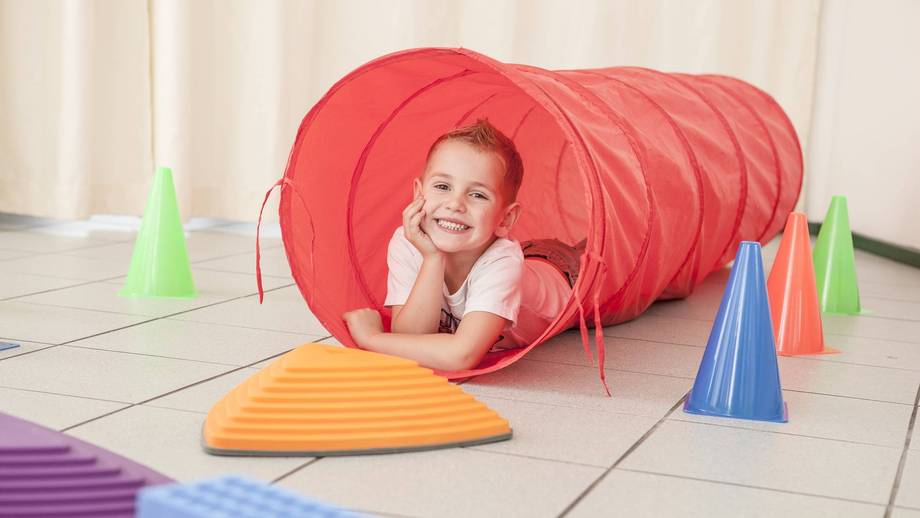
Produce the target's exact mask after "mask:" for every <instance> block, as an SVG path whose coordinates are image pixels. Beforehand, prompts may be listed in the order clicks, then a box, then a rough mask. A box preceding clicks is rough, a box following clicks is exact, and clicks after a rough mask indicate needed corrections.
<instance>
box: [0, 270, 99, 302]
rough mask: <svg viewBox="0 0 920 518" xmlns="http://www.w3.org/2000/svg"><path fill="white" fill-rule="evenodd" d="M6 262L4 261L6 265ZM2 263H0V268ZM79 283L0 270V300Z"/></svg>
mask: <svg viewBox="0 0 920 518" xmlns="http://www.w3.org/2000/svg"><path fill="white" fill-rule="evenodd" d="M6 262H8V261H4V263H6ZM4 263H0V267H2V265H3V264H4ZM81 282H85V281H79V280H74V279H61V278H58V277H49V276H47V275H32V274H28V273H20V272H8V271H6V270H3V269H2V268H0V299H11V298H13V297H21V296H23V295H29V294H30V293H39V292H43V291H48V290H55V289H58V288H64V287H66V286H73V285H75V284H80V283H81Z"/></svg>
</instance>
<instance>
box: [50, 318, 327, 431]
mask: <svg viewBox="0 0 920 518" xmlns="http://www.w3.org/2000/svg"><path fill="white" fill-rule="evenodd" d="M329 336H332V335H329ZM326 338H328V337H325V338H321V339H320V340H325V339H326ZM310 343H316V342H310ZM288 352H290V351H285V352H283V353H278V354H276V355H274V356H269V357H268V358H264V359H262V360H259V361H256V362H252V363H250V364H248V365H243V366H241V367H237V368H235V369H230V370H228V371H225V372H222V373H220V374H217V375H215V376H211V377H209V378H205V379H203V380H199V381H196V382H194V383H190V384H188V385H185V386H182V387H179V388H177V389H174V390H170V391H169V392H165V393H163V394H160V395H158V396H155V397H152V398H149V399H145V400H144V401H139V402H137V403H130V404H129V405H128V406H126V407H124V408H119V409H117V410H114V411H112V412H108V413H106V414H103V415H99V416H96V417H93V418H92V419H87V420H86V421H82V422H80V423H77V424H74V425H71V426H68V427H67V428H64V429H62V430H61V431H62V432H66V431H68V430H72V429H73V428H76V427H78V426H83V425H85V424H88V423H91V422H93V421H96V420H99V419H102V418H103V417H108V416H110V415H112V414H116V413H118V412H123V411H125V410H127V409H129V408H134V407H136V406H143V405H145V404H147V403H150V402H151V401H156V400H157V399H161V398H164V397H166V396H169V395H171V394H175V393H176V392H181V391H183V390H186V389H190V388H192V387H194V386H197V385H201V384H202V383H207V382H209V381H213V380H215V379H217V378H220V377H223V376H226V375H228V374H233V373H234V372H239V371H241V370H243V369H247V368H250V367H252V366H253V365H255V364H257V363H262V362H264V361H268V360H271V359H273V358H277V357H279V356H283V355H285V354H287V353H288ZM75 397H80V396H75ZM156 408H161V407H156ZM172 410H180V409H172ZM188 411H189V410H186V412H188ZM206 414H207V413H206V412H205V415H206Z"/></svg>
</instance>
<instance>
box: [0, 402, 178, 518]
mask: <svg viewBox="0 0 920 518" xmlns="http://www.w3.org/2000/svg"><path fill="white" fill-rule="evenodd" d="M169 482H172V480H171V479H169V478H167V477H165V476H163V475H161V474H159V473H157V472H155V471H153V470H151V469H149V468H146V467H144V466H142V465H140V464H137V463H136V462H133V461H131V460H128V459H126V458H124V457H121V456H119V455H116V454H114V453H112V452H109V451H106V450H104V449H102V448H100V447H98V446H94V445H92V444H89V443H86V442H83V441H81V440H79V439H77V438H74V437H71V436H69V435H65V434H63V433H60V432H58V431H55V430H51V429H49V428H45V427H43V426H39V425H37V424H35V423H31V422H29V421H24V420H22V419H19V418H16V417H13V416H11V415H7V414H3V413H0V517H3V518H12V517H16V518H27V517H38V516H56V517H67V516H83V517H86V516H105V517H133V516H134V512H135V508H134V505H135V500H136V497H137V492H138V491H139V490H140V489H141V488H143V487H145V486H151V485H156V484H165V483H169Z"/></svg>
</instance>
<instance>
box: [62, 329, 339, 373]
mask: <svg viewBox="0 0 920 518" xmlns="http://www.w3.org/2000/svg"><path fill="white" fill-rule="evenodd" d="M319 338H321V337H320V336H319V335H304V334H292V333H281V332H277V331H265V330H262V329H249V328H240V327H232V326H222V325H218V324H205V323H201V322H191V321H185V320H175V319H162V320H155V321H153V322H148V323H145V324H142V325H139V326H133V327H129V328H127V329H122V330H120V331H114V332H111V333H106V334H103V335H99V336H94V337H92V338H87V339H85V340H79V341H76V342H72V343H70V344H68V345H72V346H74V347H86V348H90V349H105V350H108V351H122V352H129V353H137V354H149V355H151V356H162V357H166V358H179V359H184V360H194V361H201V362H212V363H223V364H227V365H249V364H252V363H255V362H258V361H261V360H264V359H266V358H269V357H273V356H277V355H279V354H282V353H284V352H286V351H289V350H291V349H293V348H295V347H297V346H299V345H302V344H304V343H308V342H313V341H316V340H317V339H319Z"/></svg>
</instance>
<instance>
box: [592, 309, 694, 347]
mask: <svg viewBox="0 0 920 518" xmlns="http://www.w3.org/2000/svg"><path fill="white" fill-rule="evenodd" d="M711 330H712V321H702V320H695V319H689V318H673V317H660V316H657V315H642V316H640V317H639V318H637V319H635V320H630V321H629V322H624V323H622V324H617V325H615V326H607V327H605V328H604V336H610V337H614V338H633V339H636V340H648V341H651V342H665V343H669V344H684V345H696V346H700V347H703V346H705V345H706V341H707V340H709V332H710V331H711Z"/></svg>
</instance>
